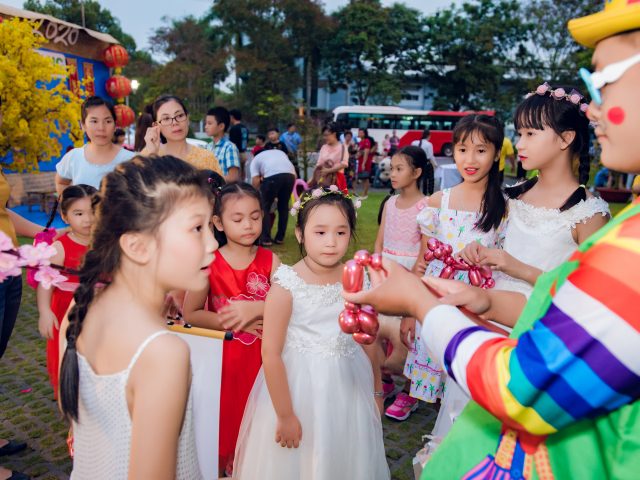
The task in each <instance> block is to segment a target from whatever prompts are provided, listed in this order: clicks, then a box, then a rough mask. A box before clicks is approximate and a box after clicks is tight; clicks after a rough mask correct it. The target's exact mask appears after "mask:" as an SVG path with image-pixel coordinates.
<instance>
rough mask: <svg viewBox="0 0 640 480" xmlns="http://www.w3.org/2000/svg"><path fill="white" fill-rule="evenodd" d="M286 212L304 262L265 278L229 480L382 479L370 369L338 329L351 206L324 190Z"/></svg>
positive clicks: (379, 426) (384, 472)
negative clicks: (259, 334) (255, 351)
mask: <svg viewBox="0 0 640 480" xmlns="http://www.w3.org/2000/svg"><path fill="white" fill-rule="evenodd" d="M294 210H295V211H294V212H292V213H297V214H298V219H297V224H296V238H297V239H298V242H299V243H300V245H301V248H302V249H303V251H304V254H305V256H304V258H303V259H302V260H301V261H300V262H298V263H297V264H296V265H294V266H293V267H289V266H286V265H281V266H280V267H279V268H278V270H276V273H275V274H274V277H273V283H272V286H271V290H270V291H269V294H268V296H267V300H266V304H265V312H264V332H263V340H262V342H263V343H262V356H263V370H261V371H260V373H259V374H258V378H257V379H256V383H255V385H254V387H253V391H252V393H251V396H250V398H249V401H248V403H247V407H246V409H245V414H244V418H243V421H242V426H241V427H240V434H239V437H238V444H237V445H238V447H237V449H236V456H235V464H234V478H238V479H241V480H258V479H259V480H262V479H267V478H268V479H278V480H335V479H343V478H344V479H350V480H360V479H362V480H378V479H380V480H384V479H388V478H389V469H388V466H387V463H386V457H385V451H384V444H383V437H382V424H381V421H380V414H379V412H378V409H377V408H376V403H375V401H374V393H376V392H374V385H373V372H372V368H371V363H370V362H369V360H368V358H367V355H366V354H365V352H364V350H363V348H362V347H361V346H360V345H358V344H357V343H356V342H355V341H354V340H353V338H352V336H351V335H347V334H344V333H342V331H341V330H340V326H339V324H338V315H339V313H340V311H341V310H342V309H343V308H344V302H343V301H342V297H341V292H342V284H341V278H342V268H343V267H342V262H341V260H342V257H343V256H344V255H345V253H346V251H347V248H348V246H349V241H350V239H351V237H352V234H353V232H354V228H355V210H354V205H353V204H352V202H351V200H350V199H349V198H347V197H346V196H345V195H344V194H343V193H342V192H340V191H339V190H338V188H337V187H335V186H332V187H330V188H323V189H316V190H314V191H313V192H307V193H305V194H303V196H302V197H301V199H300V203H299V204H297V206H296V207H294ZM379 393H380V394H382V393H381V392H379Z"/></svg>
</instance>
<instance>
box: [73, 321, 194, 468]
mask: <svg viewBox="0 0 640 480" xmlns="http://www.w3.org/2000/svg"><path fill="white" fill-rule="evenodd" d="M166 334H171V332H169V331H159V332H156V333H154V334H152V335H150V336H149V337H147V339H146V340H145V341H144V342H142V344H141V345H140V346H139V347H138V349H137V350H136V352H135V354H134V355H133V357H131V361H130V362H129V366H128V367H127V369H126V370H123V371H122V372H118V373H114V374H110V375H98V374H96V373H95V372H94V371H93V368H91V365H90V364H89V362H88V361H87V359H86V358H85V357H84V356H82V355H81V354H80V353H78V368H79V374H80V388H79V395H78V422H73V447H74V451H75V455H74V458H73V471H72V472H71V479H73V480H85V479H86V480H127V478H128V475H129V457H130V449H131V417H130V416H129V407H128V405H127V393H126V387H127V381H128V380H129V374H130V373H131V369H132V368H133V366H134V365H135V364H136V361H137V360H138V358H139V357H140V355H141V354H142V352H143V351H144V349H145V348H146V347H147V345H149V343H151V342H152V341H153V340H154V339H156V338H157V337H159V336H160V335H166ZM158 401H159V402H161V401H162V399H158ZM159 421H161V419H159ZM176 479H177V480H201V479H202V475H201V473H200V467H199V466H198V456H197V454H196V444H195V435H194V429H193V414H192V407H191V392H189V398H188V401H187V409H186V412H185V415H184V420H183V423H182V431H181V432H180V439H179V442H178V463H177V468H176Z"/></svg>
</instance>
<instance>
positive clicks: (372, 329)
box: [356, 308, 380, 336]
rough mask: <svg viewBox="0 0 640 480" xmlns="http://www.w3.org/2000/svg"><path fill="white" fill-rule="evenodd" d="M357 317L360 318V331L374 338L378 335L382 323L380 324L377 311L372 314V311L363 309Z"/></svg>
mask: <svg viewBox="0 0 640 480" xmlns="http://www.w3.org/2000/svg"><path fill="white" fill-rule="evenodd" d="M356 317H357V318H358V324H359V326H360V331H362V332H364V333H368V334H369V335H374V336H375V335H376V334H377V333H378V329H379V328H380V323H378V315H377V314H376V313H375V311H374V312H371V310H365V309H364V308H363V309H362V310H360V311H359V312H358V313H357V314H356Z"/></svg>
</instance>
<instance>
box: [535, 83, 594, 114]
mask: <svg viewBox="0 0 640 480" xmlns="http://www.w3.org/2000/svg"><path fill="white" fill-rule="evenodd" d="M547 94H549V96H550V97H551V98H553V99H554V100H565V101H567V102H570V103H572V104H574V105H576V106H578V107H579V108H580V111H581V112H582V113H584V114H585V115H586V114H587V110H588V109H589V104H588V103H587V102H583V101H582V100H583V99H584V95H582V94H581V93H580V92H578V91H577V90H576V89H575V88H574V89H572V90H571V92H569V93H567V92H566V90H565V89H564V88H562V87H558V88H551V85H549V83H547V82H544V83H543V84H542V85H539V86H538V88H536V89H535V90H534V91H533V92H529V93H527V95H526V97H525V98H529V97H531V96H532V95H540V96H541V97H543V96H545V95H547Z"/></svg>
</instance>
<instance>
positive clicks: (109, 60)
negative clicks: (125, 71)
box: [104, 45, 129, 68]
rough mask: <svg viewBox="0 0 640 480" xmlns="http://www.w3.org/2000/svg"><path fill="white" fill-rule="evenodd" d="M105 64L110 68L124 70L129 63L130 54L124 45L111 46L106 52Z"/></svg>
mask: <svg viewBox="0 0 640 480" xmlns="http://www.w3.org/2000/svg"><path fill="white" fill-rule="evenodd" d="M104 63H105V64H106V65H107V67H109V68H122V67H124V66H126V65H127V63H129V54H128V53H127V50H126V49H125V48H124V47H123V46H122V45H111V46H110V47H109V48H107V49H106V50H105V51H104Z"/></svg>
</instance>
